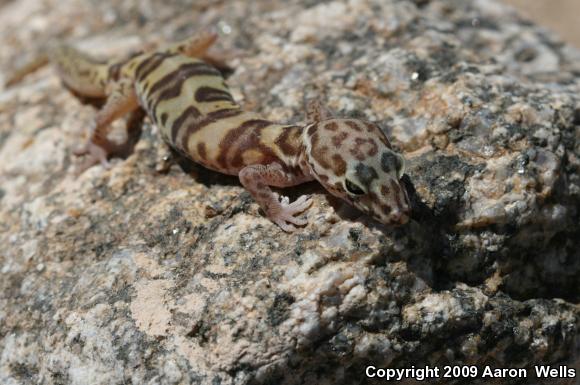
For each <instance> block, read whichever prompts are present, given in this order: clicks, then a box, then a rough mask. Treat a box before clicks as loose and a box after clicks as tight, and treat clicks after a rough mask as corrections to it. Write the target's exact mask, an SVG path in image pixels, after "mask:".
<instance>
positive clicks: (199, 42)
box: [167, 30, 218, 58]
mask: <svg viewBox="0 0 580 385" xmlns="http://www.w3.org/2000/svg"><path fill="white" fill-rule="evenodd" d="M217 38H218V35H217V33H216V32H214V31H212V30H205V31H202V32H198V33H197V34H195V35H193V36H191V37H190V38H188V39H185V40H183V41H181V42H179V43H176V44H174V45H172V46H170V47H169V48H168V49H167V51H168V52H179V53H181V54H183V55H185V56H189V57H193V58H200V57H202V56H204V55H205V53H206V52H207V50H208V49H209V48H210V47H211V46H212V45H213V44H214V43H215V41H216V40H217Z"/></svg>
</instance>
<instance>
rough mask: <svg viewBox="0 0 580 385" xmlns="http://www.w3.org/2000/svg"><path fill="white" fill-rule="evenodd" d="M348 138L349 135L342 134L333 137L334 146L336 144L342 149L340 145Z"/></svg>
mask: <svg viewBox="0 0 580 385" xmlns="http://www.w3.org/2000/svg"><path fill="white" fill-rule="evenodd" d="M346 138H348V133H346V132H341V133H339V134H337V135H334V136H333V137H332V144H334V146H335V147H340V145H341V144H342V142H344V140H345V139H346Z"/></svg>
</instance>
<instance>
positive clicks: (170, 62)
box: [51, 33, 410, 231]
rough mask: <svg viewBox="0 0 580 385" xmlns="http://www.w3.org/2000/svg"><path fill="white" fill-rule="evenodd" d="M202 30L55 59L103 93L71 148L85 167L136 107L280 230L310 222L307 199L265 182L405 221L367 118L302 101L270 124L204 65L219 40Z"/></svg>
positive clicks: (75, 81) (102, 153)
mask: <svg viewBox="0 0 580 385" xmlns="http://www.w3.org/2000/svg"><path fill="white" fill-rule="evenodd" d="M215 39H216V36H215V35H214V34H211V33H205V34H200V35H198V36H195V37H193V38H191V39H189V40H187V41H184V42H182V43H178V44H175V45H173V46H170V47H167V48H165V49H163V50H159V51H156V52H150V53H142V54H138V55H134V56H133V57H131V58H128V59H126V60H123V61H119V62H114V61H113V62H109V63H100V62H97V61H95V60H94V59H92V58H90V57H88V56H86V55H85V54H83V53H81V52H79V51H77V50H74V49H72V48H70V47H60V48H58V49H55V50H54V51H53V52H52V54H51V61H52V62H53V63H54V64H55V65H56V68H57V70H58V72H59V74H60V76H61V78H62V79H63V81H64V83H65V84H66V85H67V86H68V87H69V88H71V89H72V90H74V91H75V92H77V93H79V94H81V95H85V96H92V97H106V98H107V102H106V104H105V106H104V107H103V108H102V109H101V110H100V111H99V112H98V114H97V116H96V117H95V121H94V127H92V129H91V135H90V139H89V141H88V143H87V144H86V145H85V146H84V148H83V149H81V150H80V151H77V154H79V155H86V156H87V157H86V161H85V164H84V165H83V166H82V168H83V169H84V168H87V167H90V166H92V165H93V164H95V163H99V162H100V163H101V164H103V165H104V166H105V167H109V163H108V161H107V157H108V156H109V154H110V152H111V151H112V148H113V145H112V143H111V142H109V140H108V139H107V134H108V131H109V128H110V124H111V122H113V121H114V120H116V119H117V118H119V117H121V116H123V115H125V114H127V113H129V112H132V111H135V110H137V109H139V108H142V109H144V110H145V111H146V113H147V115H148V116H149V118H150V119H151V120H152V121H153V122H154V123H155V124H157V125H158V126H159V128H160V131H161V135H162V137H163V139H164V140H165V142H167V143H168V144H169V145H170V146H171V147H173V148H174V149H176V150H177V151H179V152H180V153H182V154H183V155H185V156H186V157H188V158H189V159H191V160H193V161H195V162H197V163H199V164H201V165H203V166H204V167H207V168H209V169H212V170H215V171H218V172H221V173H225V174H231V175H237V176H238V177H239V178H240V181H241V183H242V184H243V186H244V187H245V188H246V189H247V190H248V191H249V192H250V193H251V194H252V196H253V197H254V199H255V200H256V201H257V202H258V203H259V204H260V205H261V207H262V208H263V210H264V212H265V213H266V215H267V216H268V217H269V218H270V219H271V220H272V221H273V222H275V223H276V224H277V225H279V226H280V228H282V229H283V230H284V231H293V230H294V229H295V226H303V225H306V223H307V221H306V220H305V219H303V218H299V217H297V215H298V214H300V213H302V212H303V211H305V210H306V209H307V208H308V207H309V206H310V204H311V200H310V199H308V198H307V197H306V196H302V197H300V198H298V199H297V200H296V201H295V202H292V203H289V202H288V200H287V199H285V198H280V197H279V196H278V194H276V193H274V192H273V191H272V190H271V189H270V187H269V186H275V187H288V186H293V185H296V184H300V183H303V182H306V181H309V180H314V179H315V180H317V181H319V182H320V183H321V184H322V185H323V186H324V187H325V188H326V189H327V190H328V191H329V192H330V193H332V194H333V195H335V196H338V197H340V198H342V199H344V200H345V201H347V202H349V203H350V204H352V205H354V206H355V207H357V208H359V209H360V210H362V211H363V212H365V213H367V214H369V215H371V216H372V217H374V218H375V219H377V220H378V221H380V222H383V223H386V224H402V223H405V222H407V220H408V217H409V212H410V205H409V200H408V198H407V194H406V191H405V189H404V188H403V187H402V186H401V184H400V183H399V179H400V178H401V176H402V172H403V158H402V156H401V155H399V154H397V153H396V152H395V151H393V149H392V148H391V145H390V144H389V141H388V140H387V138H386V137H385V135H384V134H383V132H382V131H381V130H380V129H379V128H378V127H377V126H376V125H375V124H373V123H370V122H366V121H362V120H357V119H336V118H333V117H332V116H331V115H330V114H329V113H328V111H327V110H326V109H324V108H323V107H322V106H321V105H320V104H319V103H318V102H311V103H310V104H309V105H308V106H307V114H306V115H307V123H306V124H305V125H304V126H293V125H292V126H291V125H283V124H277V123H273V122H270V121H267V120H264V119H262V118H260V117H259V116H258V115H256V114H254V113H252V112H246V111H242V110H241V109H240V107H239V106H238V104H237V103H236V102H235V101H234V100H233V98H232V96H231V94H230V92H229V90H228V87H227V85H226V84H225V82H224V79H223V77H222V76H221V74H220V72H219V71H218V70H217V69H215V68H214V67H213V66H211V65H209V64H208V60H210V61H211V58H209V56H208V55H207V54H206V50H207V49H208V48H209V47H210V46H211V45H212V43H213V42H214V41H215Z"/></svg>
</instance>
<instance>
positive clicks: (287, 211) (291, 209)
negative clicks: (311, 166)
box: [239, 163, 312, 232]
mask: <svg viewBox="0 0 580 385" xmlns="http://www.w3.org/2000/svg"><path fill="white" fill-rule="evenodd" d="M239 178H240V182H241V183H242V185H243V186H244V187H245V188H246V189H247V190H248V191H249V192H250V194H252V196H253V197H254V199H255V200H256V202H258V204H259V205H260V206H261V207H262V209H263V210H264V212H265V213H266V215H267V216H268V218H269V219H270V220H272V222H274V223H276V224H277V225H278V226H280V228H281V229H282V230H284V231H286V232H292V231H294V230H295V229H296V228H295V227H294V225H296V226H304V225H306V224H307V223H308V221H307V220H306V219H301V218H297V217H295V215H297V214H300V213H302V212H303V211H304V210H306V209H307V208H308V207H310V205H311V204H312V200H311V199H310V198H309V197H308V196H306V195H302V196H301V197H300V198H298V199H297V200H295V201H294V202H292V203H289V201H288V198H282V199H280V196H279V195H278V194H276V193H275V192H273V191H272V190H271V189H270V187H269V186H276V187H287V186H294V185H297V184H300V183H302V182H306V181H308V180H310V178H308V177H306V176H304V175H296V174H293V173H289V172H287V171H285V170H284V169H283V168H282V166H280V164H278V163H273V164H269V165H261V164H258V165H251V166H246V167H244V168H243V169H242V170H240V173H239Z"/></svg>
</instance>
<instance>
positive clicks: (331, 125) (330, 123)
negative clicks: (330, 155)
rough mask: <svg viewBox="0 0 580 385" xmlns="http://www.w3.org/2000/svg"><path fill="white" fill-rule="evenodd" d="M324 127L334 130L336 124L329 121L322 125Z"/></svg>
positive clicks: (336, 127) (336, 128)
mask: <svg viewBox="0 0 580 385" xmlns="http://www.w3.org/2000/svg"><path fill="white" fill-rule="evenodd" d="M324 128H326V129H327V130H328V131H336V130H338V124H336V122H329V123H326V124H325V125H324Z"/></svg>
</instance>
